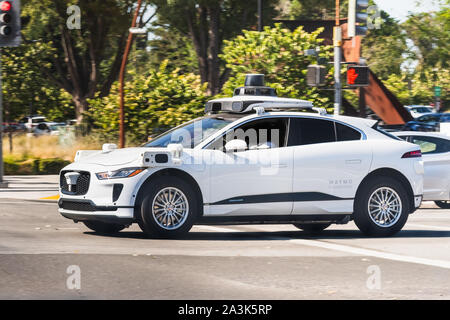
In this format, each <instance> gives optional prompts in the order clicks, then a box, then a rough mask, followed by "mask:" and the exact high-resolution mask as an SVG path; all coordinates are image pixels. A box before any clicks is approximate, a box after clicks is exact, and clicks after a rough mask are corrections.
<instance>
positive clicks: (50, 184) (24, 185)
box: [0, 175, 59, 201]
mask: <svg viewBox="0 0 450 320" xmlns="http://www.w3.org/2000/svg"><path fill="white" fill-rule="evenodd" d="M4 180H5V181H6V182H7V183H8V188H0V199H24V200H54V201H56V200H57V195H58V188H59V176H58V175H40V176H5V177H4ZM45 198H50V199H45Z"/></svg>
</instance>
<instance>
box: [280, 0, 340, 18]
mask: <svg viewBox="0 0 450 320" xmlns="http://www.w3.org/2000/svg"><path fill="white" fill-rule="evenodd" d="M280 7H281V8H282V10H281V14H282V16H281V17H282V18H287V19H297V20H322V19H325V20H326V19H334V18H335V8H336V1H335V0H281V1H280ZM339 8H340V16H341V18H345V17H347V12H348V9H347V8H348V0H343V1H340V6H339Z"/></svg>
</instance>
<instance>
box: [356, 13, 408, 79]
mask: <svg viewBox="0 0 450 320" xmlns="http://www.w3.org/2000/svg"><path fill="white" fill-rule="evenodd" d="M381 18H382V19H383V22H382V24H381V25H380V28H379V29H371V30H368V33H367V35H366V36H365V37H363V38H362V44H361V46H362V52H361V53H362V56H363V57H364V58H365V59H366V60H367V62H368V65H369V67H370V69H371V70H372V71H373V72H374V73H375V74H376V75H377V77H378V78H380V79H383V80H384V79H387V78H388V77H389V76H390V75H392V74H400V73H401V65H402V63H403V62H404V61H405V58H407V57H408V54H410V53H409V51H408V48H407V45H406V35H405V33H404V32H403V30H402V28H401V25H400V24H399V23H398V21H396V20H395V19H393V18H391V17H390V16H389V15H388V14H387V13H386V12H384V11H381Z"/></svg>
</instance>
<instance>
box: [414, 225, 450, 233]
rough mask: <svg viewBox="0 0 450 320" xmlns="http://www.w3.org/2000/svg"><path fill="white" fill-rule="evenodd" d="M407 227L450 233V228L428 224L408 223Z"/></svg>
mask: <svg viewBox="0 0 450 320" xmlns="http://www.w3.org/2000/svg"><path fill="white" fill-rule="evenodd" d="M406 226H407V227H417V228H431V229H436V230H442V231H450V227H445V226H431V225H428V224H418V223H407V224H406Z"/></svg>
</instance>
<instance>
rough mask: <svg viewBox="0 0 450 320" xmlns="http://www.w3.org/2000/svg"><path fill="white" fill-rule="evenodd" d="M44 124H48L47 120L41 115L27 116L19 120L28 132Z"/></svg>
mask: <svg viewBox="0 0 450 320" xmlns="http://www.w3.org/2000/svg"><path fill="white" fill-rule="evenodd" d="M43 122H47V120H46V119H45V117H44V116H40V115H34V116H27V117H23V118H22V119H20V120H19V123H20V124H23V125H24V126H25V128H26V129H27V130H28V131H32V129H33V128H34V127H36V126H37V125H38V124H39V123H43Z"/></svg>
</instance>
